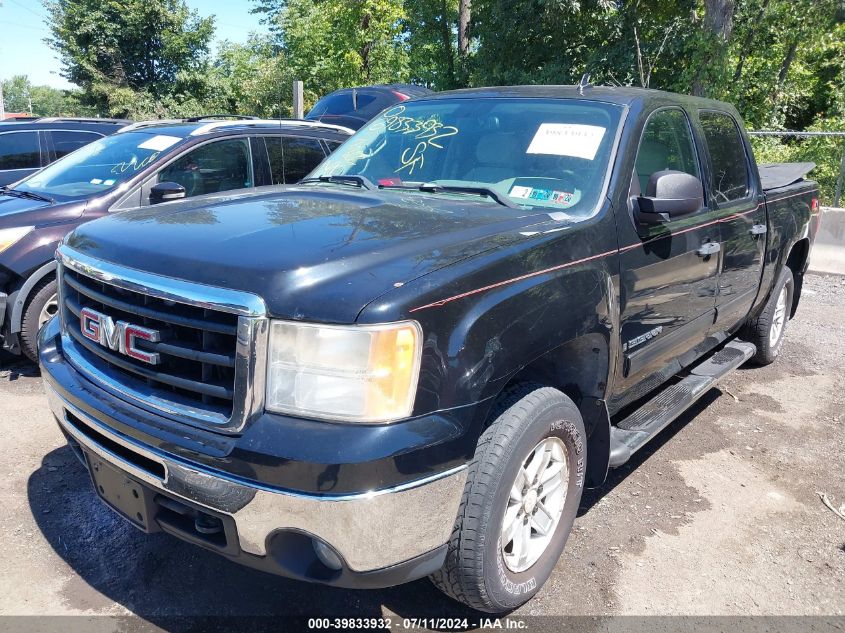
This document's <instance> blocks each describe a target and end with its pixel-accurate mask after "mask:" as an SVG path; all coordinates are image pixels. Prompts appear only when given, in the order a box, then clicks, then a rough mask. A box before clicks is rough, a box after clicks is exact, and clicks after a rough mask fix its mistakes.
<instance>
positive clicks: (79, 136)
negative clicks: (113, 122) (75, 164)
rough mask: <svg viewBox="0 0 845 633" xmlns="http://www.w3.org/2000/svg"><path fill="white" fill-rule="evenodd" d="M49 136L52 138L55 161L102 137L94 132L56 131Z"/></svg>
mask: <svg viewBox="0 0 845 633" xmlns="http://www.w3.org/2000/svg"><path fill="white" fill-rule="evenodd" d="M50 135H51V136H52V137H53V151H55V153H56V158H57V159H59V158H61V157H62V156H67V155H68V154H70V153H71V152H73V151H74V150H77V149H79V148H80V147H82V146H83V145H88V143H90V142H92V141H96V140H97V139H98V138H102V135H100V134H95V133H94V132H71V131H69V130H57V131H55V132H50Z"/></svg>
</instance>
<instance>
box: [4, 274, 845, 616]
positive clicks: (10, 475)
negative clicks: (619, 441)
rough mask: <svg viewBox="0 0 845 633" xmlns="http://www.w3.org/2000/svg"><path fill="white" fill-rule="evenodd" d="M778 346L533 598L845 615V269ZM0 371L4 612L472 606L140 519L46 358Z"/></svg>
mask: <svg viewBox="0 0 845 633" xmlns="http://www.w3.org/2000/svg"><path fill="white" fill-rule="evenodd" d="M804 292H805V295H804V300H803V302H802V305H801V307H800V309H799V311H798V315H797V317H796V319H795V320H794V321H792V322H791V323H790V325H789V329H788V331H787V341H786V344H785V347H784V350H783V354H782V356H781V358H779V359H778V360H777V362H776V363H775V364H774V365H772V366H770V367H766V368H762V369H742V370H740V371H738V372H736V373H735V374H733V375H732V376H730V377H729V378H728V379H727V380H726V381H725V382H724V383H723V385H722V386H721V388H720V389H714V390H712V392H710V393H709V394H707V395H706V396H705V397H704V398H703V399H702V401H701V402H700V404H699V405H698V406H697V407H696V408H695V410H693V411H691V412H690V413H689V414H687V415H685V416H684V417H683V418H682V419H679V420H678V421H676V422H675V423H674V424H673V425H671V426H670V427H669V428H668V429H667V430H666V431H665V432H664V434H663V435H662V437H661V438H659V440H658V443H657V444H656V445H654V446H649V447H647V448H646V449H644V450H643V451H642V454H638V455H637V456H636V457H635V459H634V460H633V463H632V464H629V465H628V466H626V467H625V468H623V469H621V470H619V471H615V472H613V473H611V477H610V480H609V481H608V482H607V484H606V485H605V486H604V487H603V488H602V489H601V490H598V491H593V492H588V493H586V496H585V498H584V500H583V504H582V509H581V513H580V515H581V516H580V517H579V519H578V520H577V521H576V523H575V530H574V532H573V535H572V537H571V538H570V541H569V543H568V545H567V547H566V551H565V552H564V554H563V556H562V558H561V560H560V562H559V564H558V566H557V570H556V572H555V573H554V575H553V576H552V578H551V579H550V581H549V583H548V584H547V585H546V587H545V588H544V589H543V590H542V591H541V592H540V594H539V595H538V596H537V597H536V598H535V599H534V600H533V601H532V602H530V603H529V604H528V605H527V606H525V607H524V608H523V609H521V610H520V612H519V613H522V614H526V615H527V614H738V615H747V614H825V615H833V614H837V615H842V614H845V521H842V519H840V518H839V517H837V516H836V515H835V514H834V513H833V512H831V511H830V510H829V509H827V508H826V507H825V506H824V505H823V504H822V503H821V501H820V498H819V496H818V494H817V493H818V492H825V493H827V494H828V495H830V496H831V497H832V498H833V499H834V503H835V505H836V506H837V507H838V506H839V505H840V504H842V503H845V478H843V472H845V406H843V405H845V371H843V370H845V360H843V359H844V358H845V323H843V318H844V317H845V280H843V279H842V278H839V277H818V276H810V277H808V278H807V280H806V282H805V285H804ZM4 362H5V363H6V364H5V365H4V367H5V368H4V369H3V370H2V371H0V402H1V403H2V407H0V434H2V437H3V451H2V452H0V473H2V475H3V476H2V478H1V479H0V498H2V499H3V502H4V503H3V512H2V514H0V539H2V544H0V614H87V615H98V614H112V615H121V614H129V613H135V614H139V615H141V616H142V617H143V618H144V619H145V620H147V621H149V622H151V623H159V624H161V623H164V622H166V621H167V619H168V616H174V615H193V614H202V615H240V614H250V615H256V614H258V615H273V614H291V613H292V614H306V615H337V616H352V615H359V616H379V615H382V614H393V615H397V616H399V617H420V616H426V615H427V616H434V615H437V616H440V615H444V613H452V614H460V613H461V611H460V608H459V607H458V606H457V605H456V604H455V603H452V602H450V601H448V600H446V599H445V598H443V597H442V596H441V595H440V594H439V593H438V592H437V591H436V590H435V589H434V588H433V587H432V586H431V585H430V584H429V583H428V582H427V581H425V580H423V581H418V582H415V583H413V584H410V585H405V586H402V587H395V588H392V589H387V590H383V591H346V590H339V589H331V588H325V587H320V586H314V585H307V584H301V583H297V582H293V581H288V580H285V579H282V578H277V577H273V576H269V575H265V574H262V573H259V572H255V571H251V570H249V569H245V568H242V567H239V566H238V565H235V564H233V563H229V562H228V561H225V560H223V559H222V558H219V557H217V556H215V555H214V554H212V553H209V552H205V551H203V550H200V549H198V548H196V547H193V546H191V545H188V544H185V543H182V542H180V541H177V540H176V539H173V538H171V537H168V536H166V535H162V534H158V535H150V536H148V535H144V534H142V533H140V532H138V531H137V530H135V529H134V528H132V527H130V526H129V525H127V524H125V523H124V522H123V521H122V520H120V519H118V518H117V517H116V516H114V515H113V514H112V513H111V512H110V511H109V510H108V509H106V508H105V507H104V506H103V505H102V504H101V503H100V502H99V501H98V500H97V498H96V497H95V495H94V492H93V491H92V490H91V486H90V484H89V481H88V478H87V475H86V473H85V471H84V470H83V468H82V466H81V465H80V464H79V463H78V462H77V461H76V459H75V458H74V457H73V455H72V454H71V452H70V450H69V449H68V448H66V447H65V445H64V442H63V441H62V438H61V435H60V433H59V431H58V429H57V427H56V425H55V423H54V422H53V419H52V417H51V414H50V413H49V411H48V409H47V405H46V402H45V400H44V397H43V396H42V393H41V386H40V380H39V378H38V376H37V375H36V374H35V372H34V370H32V369H31V368H29V367H28V366H27V365H25V364H22V363H19V364H15V365H12V366H11V367H9V363H8V359H7V360H5V361H4Z"/></svg>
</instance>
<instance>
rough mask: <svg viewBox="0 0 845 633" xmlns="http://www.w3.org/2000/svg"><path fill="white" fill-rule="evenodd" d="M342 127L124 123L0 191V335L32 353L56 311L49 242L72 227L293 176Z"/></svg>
mask: <svg viewBox="0 0 845 633" xmlns="http://www.w3.org/2000/svg"><path fill="white" fill-rule="evenodd" d="M351 134H352V131H351V130H349V129H346V128H343V127H339V126H335V125H328V124H324V123H318V122H315V121H302V120H282V121H280V120H278V119H276V120H259V119H250V120H241V121H219V120H218V121H209V120H184V121H175V122H168V123H166V124H161V123H153V122H144V123H136V124H133V125H130V126H127V127H124V128H123V129H122V130H121V131H120V132H119V133H118V134H114V135H112V136H108V137H106V138H101V139H99V140H97V141H94V142H93V143H91V144H89V145H87V146H85V147H84V148H83V149H82V150H81V151H78V152H75V153H74V154H72V155H70V156H67V157H65V158H63V159H62V160H60V161H57V162H56V163H53V164H52V165H49V166H47V167H45V168H44V169H43V170H42V171H40V172H38V173H37V174H33V175H32V176H30V177H29V178H27V179H25V180H23V181H21V182H18V183H16V184H15V185H14V187H12V188H9V187H3V188H0V338H2V340H3V347H4V348H5V349H7V350H9V351H11V352H13V353H18V352H21V351H22V352H23V353H24V354H25V355H26V356H28V357H29V358H32V359H35V337H36V334H37V333H38V329H39V328H40V327H41V325H42V324H43V323H44V322H45V321H46V320H47V319H49V318H50V317H51V316H52V315H53V314H54V313H55V312H56V308H57V303H56V278H55V269H56V262H55V259H54V258H53V255H54V252H55V250H56V246H57V245H58V243H59V240H61V239H62V237H64V236H65V235H66V234H67V233H68V232H69V231H71V230H73V229H74V228H76V227H77V226H79V225H80V224H82V223H84V222H88V221H89V220H93V219H95V218H99V217H101V216H104V215H107V214H109V213H112V212H116V211H125V210H127V209H132V208H137V207H144V206H148V205H151V204H157V203H160V202H166V201H169V200H176V199H180V198H188V197H199V196H207V197H215V196H219V195H221V194H224V193H225V192H237V193H238V194H244V193H246V191H247V190H252V191H261V190H262V189H260V188H262V187H264V188H266V187H268V186H273V185H282V184H286V183H294V182H297V181H298V180H300V179H301V178H302V177H303V176H305V175H306V174H307V173H309V172H310V171H311V170H312V169H314V168H315V167H316V166H317V165H318V164H319V163H320V162H321V161H322V160H323V159H324V158H325V157H326V156H327V155H328V154H329V153H331V152H332V151H333V150H334V149H335V148H336V147H338V146H339V145H340V144H341V143H342V142H343V141H345V140H346V139H347V138H348V137H349V136H350V135H351Z"/></svg>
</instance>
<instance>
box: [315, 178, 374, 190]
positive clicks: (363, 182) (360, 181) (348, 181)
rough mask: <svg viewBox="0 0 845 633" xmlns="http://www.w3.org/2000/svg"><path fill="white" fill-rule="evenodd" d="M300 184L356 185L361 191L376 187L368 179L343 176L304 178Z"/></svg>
mask: <svg viewBox="0 0 845 633" xmlns="http://www.w3.org/2000/svg"><path fill="white" fill-rule="evenodd" d="M299 182H300V183H305V182H337V183H340V184H342V185H358V186H359V187H361V188H362V189H375V188H376V186H375V185H374V184H373V182H372V181H371V180H370V179H369V178H365V177H364V176H355V175H351V174H350V175H348V176H347V175H343V176H317V177H316V178H306V179H305V180H300V181H299Z"/></svg>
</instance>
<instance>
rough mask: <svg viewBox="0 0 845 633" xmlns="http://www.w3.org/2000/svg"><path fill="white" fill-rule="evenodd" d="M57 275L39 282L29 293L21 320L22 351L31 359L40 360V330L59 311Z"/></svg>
mask: <svg viewBox="0 0 845 633" xmlns="http://www.w3.org/2000/svg"><path fill="white" fill-rule="evenodd" d="M56 288H57V284H56V279H55V277H50V278H47V279H45V280H43V281H41V282H39V283H38V285H37V286H35V288H33V289H32V292H31V293H30V295H29V300H28V301H27V303H26V306H25V307H24V310H23V320H22V321H21V351H22V352H23V353H24V355H25V356H26V357H27V358H29V360H31V361H33V362H35V363H37V362H38V347H37V344H36V343H37V340H38V330H40V329H41V326H43V325H44V324H45V323H46V322H47V321H49V320H50V319H51V318H53V317H54V316H55V315H56V313H58V311H59V299H58V296H57V294H56Z"/></svg>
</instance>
